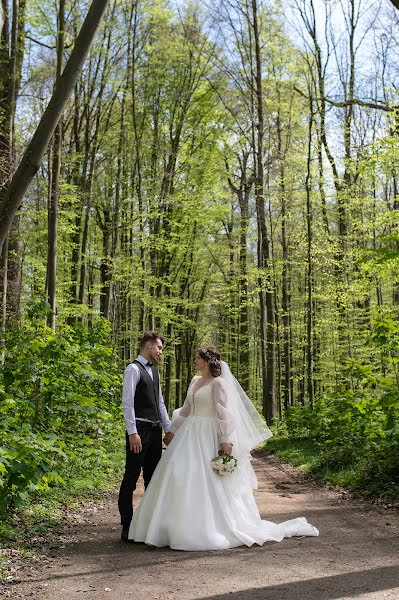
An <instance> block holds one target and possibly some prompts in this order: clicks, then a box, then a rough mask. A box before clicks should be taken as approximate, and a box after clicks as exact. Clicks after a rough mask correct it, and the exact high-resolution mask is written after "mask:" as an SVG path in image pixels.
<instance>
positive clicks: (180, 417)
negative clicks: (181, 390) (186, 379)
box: [170, 377, 196, 433]
mask: <svg viewBox="0 0 399 600" xmlns="http://www.w3.org/2000/svg"><path fill="white" fill-rule="evenodd" d="M195 380H196V377H193V378H192V380H191V383H190V385H189V386H188V390H187V395H186V399H185V400H184V404H183V406H182V407H181V408H177V409H176V410H174V411H173V414H172V425H171V429H170V430H171V431H172V432H173V433H176V431H177V430H178V429H179V427H180V426H181V425H183V423H184V421H185V420H186V419H187V417H188V416H189V415H190V412H191V396H192V394H191V388H192V386H193V383H194V381H195Z"/></svg>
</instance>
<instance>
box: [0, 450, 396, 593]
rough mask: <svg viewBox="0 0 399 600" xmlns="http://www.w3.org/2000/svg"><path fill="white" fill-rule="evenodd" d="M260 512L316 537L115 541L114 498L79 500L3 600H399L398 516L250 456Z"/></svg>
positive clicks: (273, 462) (268, 458) (278, 464)
mask: <svg viewBox="0 0 399 600" xmlns="http://www.w3.org/2000/svg"><path fill="white" fill-rule="evenodd" d="M254 466H255V469H256V472H257V475H258V479H259V489H258V490H257V492H256V499H257V502H258V506H259V509H260V512H261V514H262V516H263V517H264V518H267V519H269V520H272V521H277V522H278V521H283V520H286V519H290V518H293V517H295V516H301V515H303V516H306V517H307V518H308V520H309V521H310V522H311V523H313V524H314V525H316V526H317V527H318V528H319V529H320V537H318V538H293V539H287V540H283V541H282V542H280V543H279V544H278V543H274V542H273V543H266V544H265V545H264V546H263V547H258V546H254V547H252V548H245V547H242V548H236V549H232V550H227V551H223V552H180V551H174V550H170V549H168V548H162V549H152V548H150V547H147V546H145V545H143V544H122V543H121V542H120V541H119V529H120V528H119V525H118V515H117V510H116V504H115V501H116V498H115V496H114V495H113V496H111V495H109V496H107V497H106V498H105V499H104V501H103V503H102V504H101V503H100V504H97V505H94V504H90V503H89V504H86V505H84V506H83V507H82V510H81V511H80V512H77V513H76V514H74V515H71V520H70V522H69V524H67V525H63V526H62V527H60V528H59V529H58V530H57V531H55V532H54V539H53V542H52V545H51V546H50V547H47V549H46V551H45V552H44V553H43V554H42V556H41V558H40V560H38V561H37V562H34V563H32V564H30V565H28V567H27V568H25V570H24V571H23V572H22V573H21V574H20V576H19V577H20V582H19V583H14V584H11V585H10V586H8V587H7V589H6V591H5V592H4V595H3V596H0V597H2V598H7V597H10V598H13V599H16V600H17V599H19V598H33V599H34V600H42V599H46V600H56V599H57V600H72V599H82V600H83V599H84V600H103V599H105V600H120V599H124V598H132V599H133V598H134V599H135V600H172V599H173V600H194V599H196V600H202V599H213V600H296V599H301V600H302V599H303V600H341V599H342V600H343V599H347V598H356V599H358V600H377V599H378V600H379V599H380V598H381V599H382V598H389V599H391V600H399V515H398V511H397V510H395V509H390V508H383V507H377V506H374V505H372V504H370V503H366V502H359V501H355V500H352V499H348V498H346V497H345V494H342V493H340V492H338V491H336V490H329V489H326V488H324V487H322V486H319V485H317V484H315V483H313V482H311V481H308V480H306V479H304V478H303V477H301V475H298V474H297V473H296V472H295V471H294V470H293V469H292V468H291V467H289V466H287V465H286V464H285V463H282V462H281V461H279V460H278V459H277V458H275V457H272V456H257V457H256V458H255V460H254Z"/></svg>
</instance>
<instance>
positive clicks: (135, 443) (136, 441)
mask: <svg viewBox="0 0 399 600" xmlns="http://www.w3.org/2000/svg"><path fill="white" fill-rule="evenodd" d="M129 444H130V450H131V451H132V452H134V453H135V454H138V453H139V452H141V450H142V445H141V437H140V436H139V434H138V433H131V434H130V435H129Z"/></svg>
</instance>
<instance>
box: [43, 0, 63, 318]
mask: <svg viewBox="0 0 399 600" xmlns="http://www.w3.org/2000/svg"><path fill="white" fill-rule="evenodd" d="M64 30H65V0H60V4H59V12H58V39H57V72H56V78H55V87H57V85H58V84H59V81H60V77H61V73H62V67H63V62H64V40H65V31H64ZM61 150H62V118H61V119H60V120H59V122H58V124H57V127H56V128H55V132H54V143H53V164H52V175H51V189H50V198H49V208H48V243H47V297H48V302H49V305H50V308H51V313H49V314H48V316H47V325H48V326H49V327H51V328H52V329H53V330H55V311H56V286H57V229H58V198H59V187H60V173H61Z"/></svg>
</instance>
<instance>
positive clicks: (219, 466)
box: [211, 454, 237, 475]
mask: <svg viewBox="0 0 399 600" xmlns="http://www.w3.org/2000/svg"><path fill="white" fill-rule="evenodd" d="M211 464H212V469H213V470H214V471H216V473H218V475H227V473H232V472H233V471H234V469H235V468H236V466H237V459H236V458H235V457H234V456H232V454H219V455H218V456H215V458H212V461H211Z"/></svg>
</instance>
